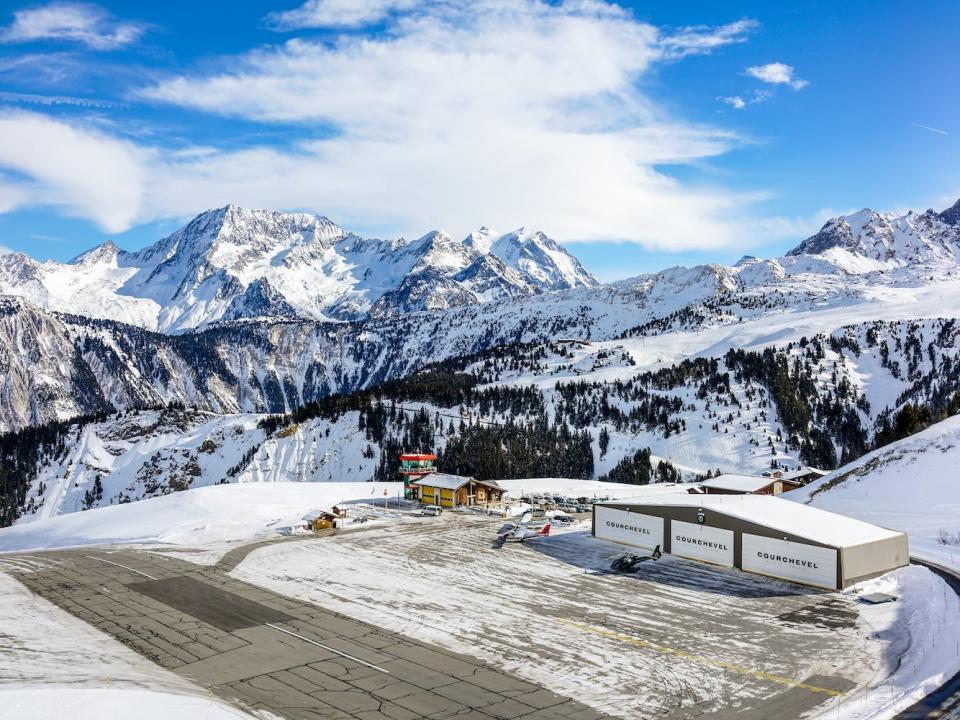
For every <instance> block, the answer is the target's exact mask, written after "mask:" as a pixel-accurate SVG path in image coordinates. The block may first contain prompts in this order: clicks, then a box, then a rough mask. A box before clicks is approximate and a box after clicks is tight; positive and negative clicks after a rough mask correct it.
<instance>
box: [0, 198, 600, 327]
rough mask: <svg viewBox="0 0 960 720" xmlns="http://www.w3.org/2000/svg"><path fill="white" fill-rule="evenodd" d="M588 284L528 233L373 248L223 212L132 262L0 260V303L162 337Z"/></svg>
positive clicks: (434, 237) (310, 226) (325, 229)
mask: <svg viewBox="0 0 960 720" xmlns="http://www.w3.org/2000/svg"><path fill="white" fill-rule="evenodd" d="M596 284H597V281H596V280H595V279H594V277H593V276H592V275H591V274H590V273H588V272H587V271H586V270H584V268H583V266H582V265H581V264H580V263H579V262H578V261H577V260H576V258H574V257H573V256H571V255H570V254H569V253H568V252H567V251H566V250H564V249H563V248H562V247H561V246H560V245H559V244H557V243H556V242H555V241H553V240H551V239H550V238H549V237H547V236H546V235H544V234H543V233H541V232H538V231H533V230H526V229H523V228H521V229H519V230H516V231H514V232H510V233H506V234H499V233H494V232H492V231H490V230H488V229H487V228H481V229H480V230H479V231H477V232H474V233H471V234H470V236H469V237H467V238H466V239H464V240H462V241H457V240H454V239H453V238H452V237H450V236H449V235H448V234H446V233H445V232H443V231H442V230H434V231H432V232H429V233H427V234H426V235H424V236H423V237H421V238H419V239H418V240H415V241H412V242H408V241H406V240H404V239H399V240H377V239H367V238H362V237H360V236H358V235H355V234H353V233H349V232H346V231H344V230H343V229H341V228H340V227H338V226H337V225H335V224H334V223H333V222H331V221H330V220H328V219H327V218H325V217H320V216H314V215H305V214H302V213H293V214H291V213H280V212H271V211H267V210H249V209H245V208H240V207H237V206H234V205H228V206H227V207H223V208H219V209H217V210H210V211H208V212H205V213H202V214H200V215H198V216H197V217H195V218H194V219H193V220H191V221H190V222H189V223H187V225H185V226H184V227H183V228H181V229H180V230H177V231H176V232H175V233H173V234H172V235H170V236H168V237H166V238H163V239H162V240H160V241H158V242H157V243H155V244H154V245H151V246H149V247H147V248H144V249H143V250H140V251H138V252H126V251H124V250H120V249H119V248H117V247H116V246H115V245H114V244H113V243H112V242H107V243H105V244H103V245H100V246H99V247H96V248H94V249H93V250H90V251H89V252H86V253H84V254H82V255H80V256H79V257H77V258H75V259H74V260H72V261H70V262H69V263H58V262H53V261H48V262H38V261H36V260H34V259H32V258H30V257H28V256H26V255H24V254H22V253H14V254H10V255H6V256H3V257H0V294H10V295H17V296H21V297H25V298H27V299H29V300H30V301H31V302H33V303H34V304H36V305H38V306H39V307H43V308H46V309H50V310H60V311H65V312H75V313H79V314H83V315H87V316H88V317H97V318H105V319H111V320H119V321H122V322H127V323H131V324H134V325H139V326H140V327H144V328H148V329H151V330H159V331H162V332H181V331H185V330H189V329H194V328H202V327H207V326H209V325H211V324H213V323H216V322H218V321H228V320H240V319H250V318H265V317H270V318H278V317H300V318H304V319H311V320H319V321H325V320H358V319H362V318H365V317H385V316H390V315H396V314H399V313H404V312H412V311H418V310H441V309H444V308H448V307H453V306H457V305H469V304H477V303H481V302H488V301H493V300H504V299H512V298H519V297H526V296H529V295H533V294H536V293H540V292H544V291H546V290H558V289H570V288H577V287H591V286H594V285H596Z"/></svg>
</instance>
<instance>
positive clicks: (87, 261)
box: [69, 240, 123, 265]
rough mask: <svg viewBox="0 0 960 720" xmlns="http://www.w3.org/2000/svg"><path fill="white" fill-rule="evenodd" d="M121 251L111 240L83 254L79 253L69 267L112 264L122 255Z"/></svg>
mask: <svg viewBox="0 0 960 720" xmlns="http://www.w3.org/2000/svg"><path fill="white" fill-rule="evenodd" d="M122 252H123V250H121V249H120V248H118V247H117V246H116V245H115V244H114V243H113V240H107V241H106V242H105V243H103V244H101V245H97V246H96V247H95V248H93V249H91V250H87V251H86V252H84V253H80V254H79V255H77V256H76V257H75V258H74V259H73V260H71V261H70V263H69V264H70V265H100V264H104V263H114V262H115V261H116V259H117V257H118V256H119V255H120V253H122Z"/></svg>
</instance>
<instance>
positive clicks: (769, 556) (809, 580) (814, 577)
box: [740, 533, 837, 590]
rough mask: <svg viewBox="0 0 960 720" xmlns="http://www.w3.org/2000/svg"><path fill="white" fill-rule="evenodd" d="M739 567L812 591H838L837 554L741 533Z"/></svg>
mask: <svg viewBox="0 0 960 720" xmlns="http://www.w3.org/2000/svg"><path fill="white" fill-rule="evenodd" d="M742 548H743V552H742V555H741V563H740V565H741V567H742V568H743V569H744V570H749V571H750V572H755V573H760V574H761V575H772V576H773V577H777V578H783V579H784V580H793V581H794V582H798V583H803V584H804V585H812V586H813V587H821V588H828V589H830V590H833V589H835V588H836V587H837V550H836V549H835V548H824V547H818V546H816V545H807V544H805V543H798V542H789V541H786V540H775V539H774V538H767V537H760V536H759V535H750V534H748V533H743V546H742Z"/></svg>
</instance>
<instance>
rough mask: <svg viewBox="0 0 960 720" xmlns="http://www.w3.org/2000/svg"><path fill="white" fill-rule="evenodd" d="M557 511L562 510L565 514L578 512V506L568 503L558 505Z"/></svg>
mask: <svg viewBox="0 0 960 720" xmlns="http://www.w3.org/2000/svg"><path fill="white" fill-rule="evenodd" d="M557 510H562V511H563V512H565V513H572V512H578V510H577V506H576V505H569V504H567V503H560V504H559V505H557Z"/></svg>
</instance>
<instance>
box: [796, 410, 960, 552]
mask: <svg viewBox="0 0 960 720" xmlns="http://www.w3.org/2000/svg"><path fill="white" fill-rule="evenodd" d="M958 463H960V416H954V417H951V418H948V419H946V420H944V421H942V422H939V423H937V424H936V425H933V426H931V427H929V428H927V429H926V430H924V431H922V432H920V433H917V434H916V435H912V436H911V437H908V438H906V439H904V440H900V441H899V442H895V443H892V444H890V445H887V446H886V447H883V448H880V449H879V450H876V451H874V452H871V453H869V454H867V455H864V456H863V457H861V458H859V459H858V460H855V461H853V462H852V463H849V464H848V465H844V466H843V467H841V468H839V469H837V470H836V471H834V472H833V473H831V474H829V475H827V476H826V477H824V478H821V479H820V480H818V481H817V482H815V483H811V484H810V485H808V486H807V487H805V488H801V489H800V490H796V491H794V492H791V493H789V495H786V496H785V497H789V498H790V499H791V500H795V501H797V502H804V503H808V504H811V505H814V506H815V507H820V508H823V509H824V510H831V511H833V512H838V513H842V514H844V515H849V516H851V517H856V518H860V519H861V520H865V521H867V522H872V523H876V524H877V525H882V526H885V527H889V528H893V529H895V530H902V531H905V532H907V533H909V534H910V553H911V554H912V555H917V556H919V557H921V558H926V559H929V560H932V561H934V562H939V563H942V564H944V565H948V566H951V567H954V568H957V569H958V570H960V478H958V477H957V473H956V468H957V465H958Z"/></svg>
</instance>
